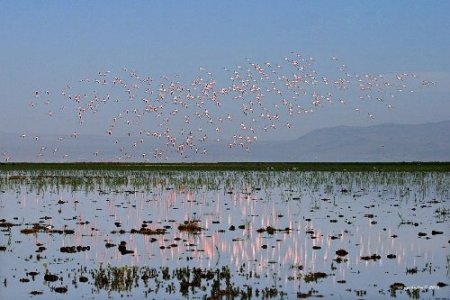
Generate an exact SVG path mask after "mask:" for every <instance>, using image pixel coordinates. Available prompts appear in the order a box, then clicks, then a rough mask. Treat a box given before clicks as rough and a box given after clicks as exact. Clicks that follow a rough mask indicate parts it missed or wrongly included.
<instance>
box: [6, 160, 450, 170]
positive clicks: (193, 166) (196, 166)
mask: <svg viewBox="0 0 450 300" xmlns="http://www.w3.org/2000/svg"><path fill="white" fill-rule="evenodd" d="M9 170H28V171H29V170H144V171H152V170H154V171H171V170H173V171H332V172H333V171H336V172H343V171H348V172H362V171H363V172H367V171H373V172H377V171H379V172H389V171H395V172H450V162H392V163H390V162H388V163H372V162H345V163H330V162H321V163H311V162H215V163H123V162H122V163H114V162H110V163H96V162H95V163H94V162H75V163H0V171H9Z"/></svg>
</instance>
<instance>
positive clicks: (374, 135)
mask: <svg viewBox="0 0 450 300" xmlns="http://www.w3.org/2000/svg"><path fill="white" fill-rule="evenodd" d="M59 137H60V136H59ZM60 138H61V137H60ZM63 138H64V140H65V141H64V142H62V143H55V141H57V140H58V137H57V136H50V135H42V136H39V139H38V140H36V139H35V137H34V136H30V137H26V138H21V137H20V134H7V133H0V155H2V156H1V157H0V160H1V161H5V159H6V158H7V156H8V158H9V160H10V161H96V160H98V161H118V157H119V156H120V155H122V154H123V153H120V145H114V143H113V140H112V139H111V138H110V137H106V136H79V137H77V138H76V139H74V138H73V137H70V136H66V137H63ZM146 143H150V140H148V141H147V142H146ZM153 146H158V147H164V145H152V147H153ZM152 147H150V146H148V147H147V148H149V149H152ZM205 148H206V149H207V154H205V155H200V154H199V155H197V156H196V157H192V158H190V157H187V158H184V159H182V158H180V156H179V155H177V154H176V153H174V154H173V155H172V156H169V158H168V159H169V160H170V161H180V160H185V161H186V162H188V161H311V162H318V161H323V162H329V161H333V162H334V161H335V162H347V161H355V162H361V161H367V162H387V161H450V120H449V121H442V122H436V123H426V124H419V125H400V124H382V125H374V126H368V127H353V126H338V127H332V128H323V129H317V130H314V131H311V132H309V133H307V134H305V135H303V136H301V137H299V138H297V139H296V140H292V141H286V142H259V143H257V144H254V145H253V147H252V148H251V151H250V152H245V151H244V150H242V149H229V148H228V147H226V146H224V145H217V144H214V145H205ZM141 153H142V150H141V149H138V150H136V151H135V152H134V153H133V152H130V153H129V154H131V156H132V157H133V158H132V159H131V160H135V161H141V160H142V154H141ZM148 158H152V157H151V154H149V156H148ZM150 161H152V159H150Z"/></svg>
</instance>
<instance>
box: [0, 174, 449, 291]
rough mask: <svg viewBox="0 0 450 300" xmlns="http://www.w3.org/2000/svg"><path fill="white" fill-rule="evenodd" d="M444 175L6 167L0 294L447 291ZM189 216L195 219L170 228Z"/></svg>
mask: <svg viewBox="0 0 450 300" xmlns="http://www.w3.org/2000/svg"><path fill="white" fill-rule="evenodd" d="M449 182H450V174H449V173H442V172H441V173H433V172H417V173H415V172H295V171H293V172H229V171H228V172H215V171H189V172H188V171H183V172H147V171H145V172H139V171H45V172H44V171H30V172H3V173H1V174H0V219H2V221H1V222H0V226H1V228H0V229H1V230H2V231H1V234H0V247H2V248H0V249H1V251H0V262H1V269H0V284H1V289H0V298H1V299H5V297H7V298H15V299H28V298H39V299H48V298H61V299H80V298H85V299H107V298H117V297H120V296H130V297H133V299H140V298H150V299H152V298H157V299H161V298H171V299H172V298H173V299H177V298H181V297H188V298H206V297H210V296H214V297H219V298H220V297H221V296H222V297H230V298H231V297H237V298H272V297H273V298H285V299H291V298H297V297H317V296H323V297H325V298H337V299H351V298H353V299H356V298H358V299H359V298H366V299H378V298H389V297H396V298H398V299H409V298H423V299H429V298H439V297H441V298H444V297H448V295H450V288H449V287H448V286H447V285H446V284H449V283H450V270H449V268H450V251H449V246H450V244H449V242H450V240H449V239H450V236H449V230H448V228H449V223H450V204H449V200H450V199H449V198H450V194H449V191H448V189H449ZM193 220H194V221H198V222H194V223H193V224H195V225H198V227H200V229H199V230H198V231H184V230H180V228H179V225H182V224H184V222H185V221H193ZM35 224H38V225H35ZM142 225H144V226H145V228H146V230H147V231H145V230H143V229H141V228H144V227H143V226H142ZM149 229H151V230H149ZM121 242H122V243H123V242H125V243H126V244H123V246H122V247H119V246H120V244H121ZM77 246H79V247H78V248H77ZM107 246H108V247H107ZM124 250H125V251H124ZM338 250H345V251H346V252H347V253H345V252H342V251H338ZM72 252H74V253H72ZM337 252H338V253H339V254H341V255H338V254H337ZM341 252H342V253H341ZM344 254H345V255H344ZM33 272H36V273H38V274H36V275H34V273H33ZM50 274H52V275H56V277H57V279H56V281H50V280H49V279H51V277H50V276H49V275H50ZM46 275H47V276H46ZM80 279H81V280H80ZM394 283H401V284H403V285H399V284H397V285H396V286H394V285H393V284H394Z"/></svg>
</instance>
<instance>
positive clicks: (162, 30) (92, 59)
mask: <svg viewBox="0 0 450 300" xmlns="http://www.w3.org/2000/svg"><path fill="white" fill-rule="evenodd" d="M449 11H450V2H449V1H220V2H219V1H0V43H1V47H0V66H1V70H0V104H1V110H0V131H3V132H13V133H16V132H17V133H22V132H39V133H58V134H62V133H70V132H72V131H73V130H74V128H75V129H76V130H78V131H80V132H87V133H98V134H104V133H105V130H106V127H107V126H108V122H109V120H110V118H111V116H112V114H113V111H111V113H109V111H108V109H109V107H108V106H105V107H104V108H102V109H103V111H102V113H103V115H102V114H98V116H96V118H98V119H91V120H89V121H87V122H86V124H85V125H83V126H82V127H81V128H78V127H77V126H78V125H77V122H76V120H75V119H74V118H72V117H73V113H70V112H67V111H65V112H64V114H66V115H64V114H62V116H60V119H58V121H56V123H55V121H53V120H49V119H50V118H49V117H48V116H47V114H46V110H47V109H46V108H44V109H39V108H38V109H35V108H32V107H30V105H29V104H30V102H31V101H33V93H34V91H35V90H50V91H52V95H55V97H54V98H53V99H52V101H54V102H53V103H52V105H54V106H53V107H52V109H53V110H57V109H58V107H59V106H61V105H64V104H65V103H64V102H63V101H64V100H62V99H59V100H57V99H55V98H57V97H56V95H58V94H59V93H60V91H61V90H62V89H63V88H64V87H65V85H66V84H67V83H69V82H70V83H72V82H78V80H79V79H83V78H86V77H93V76H95V74H97V73H98V72H99V71H105V70H111V71H112V72H115V71H120V70H121V69H122V68H123V67H127V68H132V69H135V70H137V71H138V73H140V74H142V75H148V76H152V77H156V78H158V76H161V75H168V76H175V75H177V74H178V75H180V78H181V80H185V81H186V82H189V81H190V80H191V79H192V78H194V77H195V76H197V75H198V73H199V67H204V68H206V69H207V70H211V71H212V72H213V73H214V74H215V76H217V82H218V85H220V84H222V85H226V84H227V82H226V80H227V76H228V75H227V74H225V71H223V68H224V67H226V68H230V69H233V68H235V67H236V66H237V65H245V64H246V59H250V60H251V61H255V62H258V63H264V62H274V63H283V59H284V58H285V57H286V56H289V55H290V53H291V51H298V52H301V53H303V54H304V55H305V56H307V57H309V56H312V57H314V58H315V59H316V60H317V61H318V62H319V63H320V62H324V67H323V68H324V69H323V73H322V74H328V70H327V67H329V61H330V58H331V57H333V56H335V57H338V58H339V62H342V63H345V64H346V65H347V66H348V69H349V70H351V72H355V73H358V74H365V73H374V74H397V73H402V72H407V73H415V74H418V75H420V76H419V77H420V80H419V82H420V81H421V80H423V79H427V80H432V81H436V84H435V85H433V86H432V87H430V88H428V89H423V90H416V92H415V93H414V94H412V93H411V94H403V95H399V96H398V97H397V99H396V101H397V102H396V103H395V110H387V109H385V107H379V106H377V105H375V104H372V103H369V104H362V109H366V110H367V111H372V110H373V111H374V112H376V114H375V116H376V118H375V119H373V120H368V118H367V117H366V116H361V115H358V114H355V113H354V111H353V109H346V110H345V109H341V108H335V107H336V105H335V106H326V107H324V108H323V109H320V108H319V109H318V110H316V112H315V113H314V115H311V116H308V117H307V118H302V119H300V120H294V121H293V122H294V123H295V125H296V129H295V130H289V131H282V130H280V132H279V134H274V135H273V136H267V137H266V138H268V139H270V138H283V139H289V138H296V137H298V136H299V135H301V134H303V133H305V132H308V131H310V130H312V129H314V128H321V127H328V126H337V125H371V124H377V123H383V122H397V123H422V122H431V121H440V120H444V119H450V97H449V86H450V79H449V78H450V55H449V53H450V18H448V12H449ZM329 72H330V74H332V73H333V72H334V71H333V70H331V69H330V71H329ZM330 76H331V75H330ZM348 97H357V95H356V94H354V93H350V92H349V94H348ZM57 101H61V102H60V103H59V102H57ZM55 103H56V104H55ZM372 106H373V107H372ZM224 109H229V110H230V112H231V113H235V111H234V110H236V111H238V110H239V109H240V108H239V107H238V106H237V107H235V108H233V107H232V106H224ZM237 121H238V120H237ZM175 123H176V122H174V124H175ZM149 126H150V125H149Z"/></svg>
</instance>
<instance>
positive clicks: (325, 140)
mask: <svg viewBox="0 0 450 300" xmlns="http://www.w3.org/2000/svg"><path fill="white" fill-rule="evenodd" d="M259 149H260V150H261V151H258V153H256V155H257V156H259V155H261V156H262V158H264V159H267V160H270V159H271V158H272V157H276V156H280V153H282V154H281V155H282V157H283V158H284V159H283V160H287V161H379V162H387V161H450V120H449V121H443V122H437V123H426V124H419V125H399V124H382V125H374V126H368V127H350V126H338V127H333V128H324V129H318V130H314V131H312V132H310V133H308V134H305V135H304V136H302V137H300V138H298V139H296V140H294V141H289V142H286V143H283V144H280V145H275V146H274V145H267V147H266V149H265V150H264V149H261V148H259ZM262 150H264V151H262Z"/></svg>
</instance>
